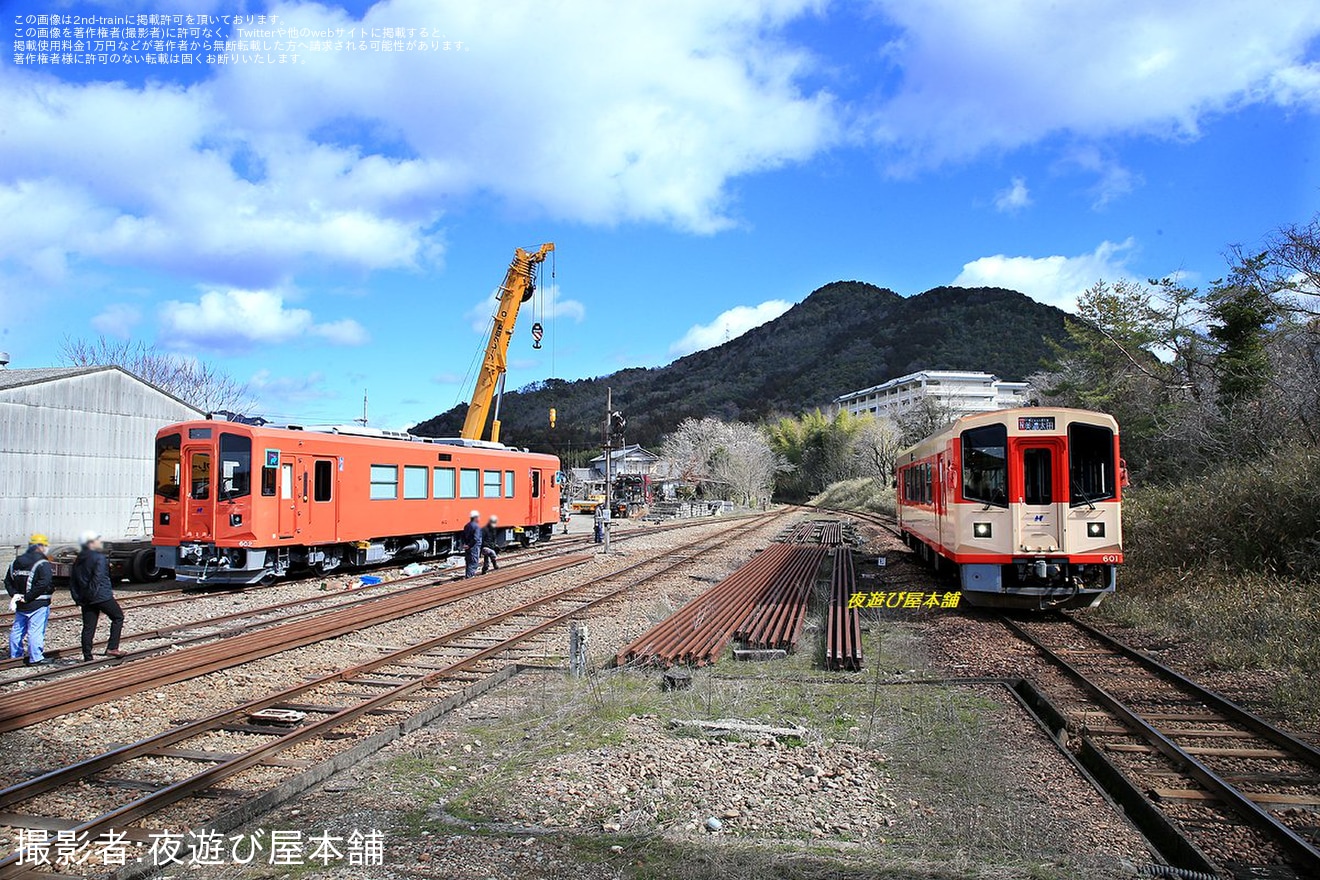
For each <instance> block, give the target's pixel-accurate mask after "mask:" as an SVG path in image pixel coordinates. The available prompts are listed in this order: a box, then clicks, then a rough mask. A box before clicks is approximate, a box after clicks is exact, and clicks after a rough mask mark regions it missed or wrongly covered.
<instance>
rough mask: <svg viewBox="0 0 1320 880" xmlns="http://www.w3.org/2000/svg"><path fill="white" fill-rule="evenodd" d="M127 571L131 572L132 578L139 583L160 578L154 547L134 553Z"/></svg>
mask: <svg viewBox="0 0 1320 880" xmlns="http://www.w3.org/2000/svg"><path fill="white" fill-rule="evenodd" d="M129 571H130V572H132V574H133V580H135V581H137V582H138V583H141V584H145V583H148V582H150V581H158V580H160V578H161V572H160V566H159V565H157V564H156V550H155V548H151V549H147V550H139V551H138V552H136V553H134V554H133V560H132V562H131V563H129Z"/></svg>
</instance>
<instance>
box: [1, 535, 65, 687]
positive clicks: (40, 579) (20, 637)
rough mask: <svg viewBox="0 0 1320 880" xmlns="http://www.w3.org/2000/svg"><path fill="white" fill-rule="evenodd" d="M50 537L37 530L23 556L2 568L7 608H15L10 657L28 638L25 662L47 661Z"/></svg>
mask: <svg viewBox="0 0 1320 880" xmlns="http://www.w3.org/2000/svg"><path fill="white" fill-rule="evenodd" d="M49 546H50V539H49V538H47V537H46V536H45V535H42V534H40V533H38V534H34V535H33V536H32V537H31V538H29V539H28V548H27V550H26V551H25V552H24V553H23V555H22V556H20V557H18V558H17V559H15V560H14V561H13V562H11V563H9V570H8V571H6V572H5V592H6V593H8V594H9V596H10V599H9V610H10V611H13V612H14V625H13V626H12V627H11V628H10V630H9V657H10V659H11V660H17V659H18V658H19V657H22V656H23V653H24V651H23V643H24V642H25V641H26V642H27V659H26V660H25V661H24V662H26V663H27V665H28V666H40V665H41V664H43V663H49V662H50V661H49V660H47V659H46V655H45V654H44V653H43V649H44V648H45V647H46V621H47V620H49V619H50V597H51V594H53V593H54V592H55V588H54V586H53V585H52V584H51V570H50V561H49V560H48V559H46V550H47V549H49Z"/></svg>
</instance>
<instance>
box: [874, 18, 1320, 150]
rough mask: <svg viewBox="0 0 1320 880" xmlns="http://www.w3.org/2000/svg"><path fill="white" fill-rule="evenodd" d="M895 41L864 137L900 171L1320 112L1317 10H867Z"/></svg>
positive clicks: (1193, 132) (1184, 133) (1194, 133)
mask: <svg viewBox="0 0 1320 880" xmlns="http://www.w3.org/2000/svg"><path fill="white" fill-rule="evenodd" d="M876 3H877V5H878V6H879V7H880V8H881V9H882V10H883V12H884V14H885V15H886V17H887V18H888V19H889V20H890V21H891V22H892V23H893V24H895V25H897V26H898V27H899V28H900V30H901V35H900V36H899V37H898V38H896V39H895V40H893V41H892V42H891V43H890V44H889V45H888V46H887V47H886V52H885V56H886V58H887V59H888V60H889V61H890V62H891V63H892V65H893V66H894V68H895V74H896V78H897V79H898V86H897V89H896V92H895V94H894V96H893V97H892V99H890V100H888V101H886V102H884V103H883V104H882V105H881V106H880V107H879V108H878V109H877V110H876V112H875V114H874V117H873V120H872V126H873V132H874V134H875V135H876V136H877V137H878V138H879V139H880V140H881V141H882V142H885V143H888V144H891V145H892V146H894V147H895V149H896V152H897V153H898V154H899V156H901V157H902V158H901V159H900V160H899V162H898V163H897V168H898V170H902V169H904V168H909V169H910V168H912V167H921V166H926V165H931V164H938V163H940V162H943V161H948V160H957V159H966V158H969V157H971V156H974V155H977V154H980V153H982V152H984V151H986V150H988V149H992V150H1007V149H1012V148H1015V147H1018V146H1022V145H1024V144H1030V143H1036V142H1039V141H1041V140H1043V139H1044V138H1046V137H1048V136H1050V135H1054V134H1058V133H1069V134H1072V135H1074V136H1081V137H1082V138H1085V139H1088V140H1092V139H1101V138H1106V137H1109V136H1113V135H1116V134H1129V133H1139V134H1153V135H1156V136H1161V137H1196V136H1197V135H1198V134H1199V131H1200V126H1201V122H1202V120H1203V119H1204V118H1205V117H1206V116H1207V115H1209V114H1214V113H1218V112H1224V111H1231V110H1234V109H1236V108H1238V107H1240V106H1243V105H1246V104H1251V103H1275V104H1279V105H1282V106H1292V105H1298V104H1309V105H1311V106H1317V105H1320V65H1316V64H1313V63H1308V62H1307V60H1306V56H1307V53H1308V50H1309V46H1310V45H1311V44H1312V41H1313V40H1314V39H1315V38H1316V37H1317V35H1320V4H1317V3H1315V2H1314V0H1278V2H1273V3H1267V4H1259V3H1242V2H1239V0H1170V2H1164V3H1146V4H1127V5H1125V6H1123V7H1121V8H1119V7H1116V6H1115V5H1114V4H1113V3H1112V2H1108V0H1070V2H1067V3H1055V4H1040V3H1036V2H1031V0H1003V2H998V3H967V2H964V0H916V2H912V0H876Z"/></svg>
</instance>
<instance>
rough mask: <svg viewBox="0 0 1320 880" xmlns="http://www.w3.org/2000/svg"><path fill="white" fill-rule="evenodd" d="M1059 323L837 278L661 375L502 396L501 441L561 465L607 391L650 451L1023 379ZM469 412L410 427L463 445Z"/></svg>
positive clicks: (1047, 316) (998, 299) (1009, 293)
mask: <svg viewBox="0 0 1320 880" xmlns="http://www.w3.org/2000/svg"><path fill="white" fill-rule="evenodd" d="M1064 317H1065V313H1064V312H1063V311H1061V310H1060V309H1057V308H1055V307H1054V306H1049V305H1045V304H1043V303H1039V302H1037V301H1035V300H1033V299H1031V298H1030V297H1028V296H1026V295H1025V294H1023V293H1020V292H1018V291H1014V290H1008V289H1005V288H996V287H978V288H962V287H948V286H943V287H935V288H932V289H930V290H927V291H924V292H922V293H919V294H915V295H913V296H909V297H903V296H900V295H899V294H898V293H895V292H894V291H893V290H890V289H889V288H885V287H879V286H877V285H874V284H870V283H868V282H863V281H833V282H830V283H829V284H825V285H823V286H821V287H818V288H817V289H816V290H814V291H812V292H811V293H810V294H808V295H807V296H806V297H805V298H804V299H803V300H802V301H801V302H799V303H796V304H795V305H793V307H792V308H790V309H788V311H786V312H784V313H783V314H782V315H780V316H779V317H777V318H775V319H773V320H771V321H767V322H766V323H764V324H762V325H761V326H759V327H754V328H752V329H751V330H748V331H747V332H746V333H743V334H742V335H740V336H738V337H736V338H734V339H731V340H729V341H727V342H724V343H722V344H720V345H717V346H714V347H712V348H708V349H703V350H701V351H696V352H692V353H691V354H688V355H684V356H683V357H680V358H678V359H676V360H674V361H672V362H670V363H668V364H666V365H664V366H661V367H650V368H648V367H630V368H627V369H623V370H619V371H617V372H614V373H610V374H608V375H605V376H596V377H592V378H586V379H576V380H563V379H548V380H545V381H543V382H536V383H532V384H531V385H528V386H525V387H524V388H520V389H518V390H516V391H509V392H506V393H505V395H504V400H503V403H502V405H501V414H500V418H501V423H502V428H501V434H502V436H501V440H503V441H504V442H506V443H509V444H511V445H518V446H527V447H530V448H533V449H538V450H545V451H553V452H557V453H559V454H560V455H561V456H565V457H576V456H573V455H572V453H574V452H581V451H585V450H592V449H598V448H599V446H600V431H601V427H600V426H601V422H602V420H603V417H604V411H605V389H606V388H607V387H610V388H612V389H613V393H614V408H615V409H616V410H619V411H621V412H623V413H624V414H625V416H626V417H627V419H628V430H627V439H628V441H629V442H636V443H642V444H643V445H654V444H656V443H658V442H659V440H660V439H661V438H662V437H663V435H664V434H666V433H668V432H669V431H671V430H673V429H674V427H675V426H677V425H678V424H679V422H681V421H682V420H683V419H685V418H688V417H692V416H697V417H699V416H705V415H713V416H716V417H718V418H722V419H739V420H742V421H753V422H755V421H760V420H763V419H768V418H773V417H775V416H778V415H785V414H793V413H798V412H801V411H803V410H809V409H811V408H813V407H816V406H825V405H827V404H828V403H830V402H831V401H832V400H834V398H836V397H838V396H839V395H841V394H846V393H847V392H849V391H854V390H857V389H859V388H866V387H869V386H872V385H878V384H880V383H881V382H884V381H887V380H888V379H892V378H895V377H897V376H902V375H904V374H906V373H912V372H916V371H918V370H923V369H929V370H938V369H946V370H984V371H986V372H989V373H994V374H995V375H997V376H999V377H1000V378H1001V379H1023V378H1025V377H1026V376H1027V375H1029V374H1030V373H1032V372H1034V371H1035V370H1037V369H1039V367H1040V365H1041V363H1042V362H1043V361H1044V360H1045V359H1046V358H1047V357H1049V355H1050V350H1051V349H1050V343H1051V342H1053V343H1056V344H1063V343H1065V341H1066V334H1065V333H1064ZM551 407H554V408H555V409H556V410H557V411H558V419H557V425H556V427H555V428H554V429H551V428H550V426H549V409H550V408H551ZM466 410H467V407H466V404H460V405H458V406H455V407H453V408H451V409H449V410H447V411H445V412H443V413H440V414H438V415H436V416H433V417H432V418H430V419H427V420H425V421H423V422H420V423H418V424H417V425H416V426H414V428H413V429H412V430H413V432H414V433H416V434H419V435H421V436H431V437H442V436H456V435H457V434H458V431H459V429H460V428H461V426H462V422H463V416H464V414H465V413H466Z"/></svg>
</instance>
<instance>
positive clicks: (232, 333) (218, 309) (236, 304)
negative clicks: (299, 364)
mask: <svg viewBox="0 0 1320 880" xmlns="http://www.w3.org/2000/svg"><path fill="white" fill-rule="evenodd" d="M160 334H161V337H162V338H163V339H165V340H166V341H167V342H168V343H169V344H170V345H174V346H178V347H181V348H188V347H199V348H209V349H213V350H218V351H228V350H241V349H245V348H249V347H251V346H252V345H258V344H264V345H271V344H279V343H286V342H292V341H296V340H299V339H307V338H313V337H314V338H319V339H323V340H325V341H326V342H329V343H331V344H333V345H361V344H363V343H364V342H366V341H367V339H368V336H367V331H366V329H365V328H363V327H362V325H360V324H359V323H358V322H356V321H354V320H352V319H351V318H345V319H343V320H339V321H332V322H329V323H317V322H316V321H315V320H314V319H313V317H312V313H311V312H310V311H308V310H307V309H299V308H288V307H287V306H285V304H284V297H283V295H281V294H279V293H276V292H274V291H269V290H236V289H229V290H208V291H206V292H205V293H203V294H202V295H201V297H200V298H199V299H198V301H197V302H178V301H176V300H171V301H169V302H166V303H164V304H163V305H162V306H161V314H160Z"/></svg>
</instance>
